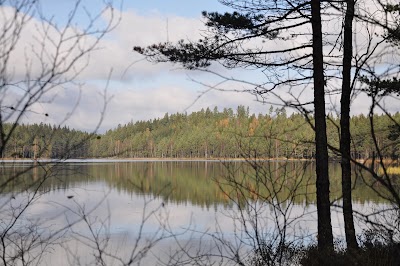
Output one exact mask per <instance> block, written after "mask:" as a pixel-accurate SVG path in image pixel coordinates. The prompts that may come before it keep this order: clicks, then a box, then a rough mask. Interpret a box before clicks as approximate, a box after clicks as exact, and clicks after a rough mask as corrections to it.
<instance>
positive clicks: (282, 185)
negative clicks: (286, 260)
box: [0, 160, 388, 265]
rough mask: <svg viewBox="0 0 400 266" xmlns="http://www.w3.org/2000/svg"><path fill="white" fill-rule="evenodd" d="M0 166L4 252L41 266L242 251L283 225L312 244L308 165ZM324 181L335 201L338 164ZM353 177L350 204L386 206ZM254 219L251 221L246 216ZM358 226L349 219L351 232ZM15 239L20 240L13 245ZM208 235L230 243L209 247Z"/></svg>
mask: <svg viewBox="0 0 400 266" xmlns="http://www.w3.org/2000/svg"><path fill="white" fill-rule="evenodd" d="M1 166H2V167H1V170H0V171H1V178H0V184H1V190H0V191H1V196H0V206H1V214H0V218H1V221H0V224H1V227H2V231H5V230H8V231H7V232H8V233H9V234H10V235H11V237H10V239H9V240H8V241H10V242H8V244H9V246H8V248H6V249H7V250H8V251H9V252H11V253H12V252H13V251H12V250H13V248H16V246H18V245H19V246H24V247H26V249H28V248H32V249H33V250H34V251H33V252H31V254H29V255H25V256H26V260H29V259H31V260H32V261H37V260H39V259H40V260H41V261H42V264H41V265H77V264H79V263H81V264H83V265H86V264H89V263H92V264H98V261H97V260H96V259H98V258H100V257H101V258H103V259H105V260H106V261H108V262H113V263H114V264H116V265H120V264H121V263H122V262H124V263H127V262H133V264H134V265H135V264H139V262H142V264H144V265H147V264H151V265H154V264H175V263H176V260H178V259H183V258H184V257H185V256H187V254H184V255H182V254H181V253H179V252H177V250H180V249H182V248H184V249H185V250H187V251H188V253H189V254H190V256H193V257H195V256H196V255H198V254H200V253H207V254H211V255H216V256H214V257H213V256H208V259H210V258H211V260H215V259H217V260H218V259H220V257H221V256H219V257H218V256H217V255H218V254H221V253H223V254H224V255H226V256H231V255H233V254H234V252H233V251H234V250H236V251H237V252H239V253H240V254H242V255H243V256H246V254H247V256H248V254H249V247H251V246H252V244H253V241H254V240H255V239H256V238H258V237H259V236H257V237H256V238H255V237H254V235H255V232H256V231H257V233H260V235H261V237H262V238H263V239H267V240H268V239H271V241H272V240H274V239H275V240H276V239H277V238H276V236H278V235H279V232H281V230H280V228H281V226H283V225H285V226H286V227H287V228H286V227H285V228H286V231H285V232H287V239H289V240H291V241H302V242H304V243H313V242H315V237H316V236H315V233H316V227H317V226H316V225H317V224H316V206H315V177H314V168H315V165H314V164H313V163H312V162H279V161H274V162H259V163H258V164H257V165H255V166H254V167H249V166H248V165H247V164H246V163H244V162H233V161H231V162H229V161H227V162H218V161H129V160H125V161H111V160H108V161H107V160H92V161H79V160H75V161H70V162H64V163H56V162H51V161H43V162H39V163H36V164H33V163H32V162H23V161H13V162H12V161H9V162H3V163H2V165H1ZM254 169H257V171H255V170H254ZM10 177H15V178H11V180H10ZM330 178H331V200H332V201H333V202H334V204H335V205H340V204H341V201H340V165H339V164H331V167H330ZM354 178H355V179H356V180H355V184H356V185H355V189H354V192H353V195H354V201H353V203H354V208H355V210H356V211H358V212H360V213H363V214H367V213H368V212H374V211H377V210H381V209H385V208H387V207H388V203H387V202H385V201H384V200H382V199H381V198H380V197H378V196H377V194H376V193H374V192H373V191H372V190H371V189H370V188H369V187H367V186H365V185H363V183H362V182H361V180H360V178H356V174H355V175H354ZM244 188H245V189H244ZM294 188H296V189H294ZM28 202H29V206H28V207H27V208H26V209H25V206H26V205H28V204H27V203H28ZM275 205H276V206H275ZM249 206H250V207H249ZM19 215H20V216H19ZM255 216H257V217H258V219H257V221H258V223H257V224H254V223H252V219H253V218H254V217H255ZM16 217H18V219H16ZM253 220H254V219H253ZM243 221H246V222H248V223H249V225H247V224H246V223H245V225H243ZM14 222H15V223H14ZM342 225H343V218H342V215H341V213H340V208H339V207H334V206H333V207H332V226H333V231H334V234H335V236H336V237H337V238H339V239H340V238H342V237H343V235H344V232H343V226H342ZM363 228H366V227H365V224H363V223H362V222H361V220H357V230H358V232H361V230H362V229H363ZM11 233H12V234H11ZM210 235H212V237H210ZM33 236H37V238H34V237H33ZM216 236H217V237H216ZM16 239H24V241H25V242H21V243H23V244H16V243H15V240H16ZM94 240H96V241H94ZM216 240H218V241H216ZM238 240H239V241H238ZM13 241H14V242H13ZM216 242H219V244H221V243H223V244H224V245H225V246H228V244H227V243H229V247H230V248H229V249H228V248H227V249H225V250H222V249H219V248H220V247H221V246H220V245H219V244H218V243H216ZM12 243H14V244H12ZM13 245H14V246H13ZM97 248H99V249H100V250H102V251H103V252H102V253H97V252H96V249H97ZM14 251H15V250H14ZM40 251H44V253H43V254H42V253H41V252H40ZM11 253H10V254H11ZM38 254H42V257H38V256H36V255H38ZM143 255H145V257H144V258H143Z"/></svg>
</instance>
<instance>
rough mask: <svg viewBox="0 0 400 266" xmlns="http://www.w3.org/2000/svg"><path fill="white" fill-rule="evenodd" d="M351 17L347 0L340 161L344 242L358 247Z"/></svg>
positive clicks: (350, 6) (352, 5)
mask: <svg viewBox="0 0 400 266" xmlns="http://www.w3.org/2000/svg"><path fill="white" fill-rule="evenodd" d="M353 18H354V0H347V8H346V15H345V20H344V40H343V81H342V96H341V100H340V111H341V112H340V152H341V156H342V158H341V163H342V193H343V217H344V231H345V235H346V243H347V247H348V248H349V249H356V248H358V244H357V239H356V233H355V230H354V221H353V205H352V197H351V193H352V191H351V162H350V142H351V135H350V97H351V91H352V86H351V61H352V57H353V45H352V42H353V32H352V30H353Z"/></svg>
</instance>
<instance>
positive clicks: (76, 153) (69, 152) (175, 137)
mask: <svg viewBox="0 0 400 266" xmlns="http://www.w3.org/2000/svg"><path fill="white" fill-rule="evenodd" d="M327 121H328V122H327V132H328V141H329V146H330V147H331V149H330V153H329V155H330V158H331V159H333V160H334V159H337V158H339V156H338V154H337V153H336V152H335V149H338V147H339V141H340V138H339V135H340V133H339V132H340V130H339V126H338V125H339V118H338V117H337V116H336V115H333V114H329V115H328V119H327ZM371 121H373V122H372V123H373V125H374V128H375V131H376V137H377V141H378V144H379V146H380V149H381V153H382V155H383V156H384V157H386V158H391V159H398V157H399V155H400V144H399V142H398V137H399V136H398V130H397V126H396V122H397V123H398V122H400V114H399V113H396V114H393V116H392V117H391V118H390V117H389V116H387V115H383V114H382V115H379V114H376V115H374V117H373V119H371V118H370V117H368V116H365V115H363V114H360V115H356V116H353V117H351V120H350V127H351V133H352V144H351V154H352V158H355V159H368V158H372V157H373V156H374V150H376V149H375V147H374V143H373V139H372V137H371V134H369V132H370V131H371ZM311 123H313V121H311ZM4 128H5V129H6V130H7V128H11V124H4ZM1 156H2V158H30V159H37V158H53V159H65V157H67V158H192V159H196V158H202V159H204V158H206V159H219V158H243V157H255V158H266V159H269V158H293V159H312V158H314V156H315V144H314V131H313V129H312V127H311V126H310V124H309V123H308V122H307V121H306V120H305V119H304V116H303V115H301V114H298V113H292V114H290V115H288V113H287V110H286V109H285V108H281V109H279V108H277V109H273V108H272V107H271V108H270V109H269V112H268V113H267V114H257V115H256V114H250V112H249V108H248V107H245V106H238V107H237V108H236V110H233V109H231V108H225V109H223V110H222V111H219V110H218V108H217V107H215V108H214V109H213V110H211V109H210V108H207V109H205V110H204V109H201V110H200V111H197V112H192V113H190V114H187V113H175V114H168V113H166V114H165V115H164V117H163V118H155V119H152V120H148V121H137V122H130V123H128V124H126V125H118V127H117V128H115V129H110V130H108V131H106V132H105V133H104V134H91V133H87V132H83V131H78V130H75V129H70V128H69V127H67V126H53V125H49V124H43V123H41V124H32V125H28V124H20V125H18V126H17V128H16V129H15V132H14V134H13V135H12V137H11V139H10V141H9V143H8V145H7V147H6V149H4V151H3V154H2V155H1Z"/></svg>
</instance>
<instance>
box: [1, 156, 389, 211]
mask: <svg viewBox="0 0 400 266" xmlns="http://www.w3.org/2000/svg"><path fill="white" fill-rule="evenodd" d="M31 166H32V164H27V163H24V164H23V163H13V164H11V163H10V164H7V163H4V164H2V167H1V169H0V172H1V177H0V178H1V180H0V182H1V184H6V185H4V186H3V187H2V189H1V191H2V193H9V192H12V191H22V190H24V188H26V187H27V185H28V184H32V183H33V184H34V185H33V186H32V187H31V189H33V188H34V187H35V186H36V185H37V183H38V182H39V181H40V180H41V178H43V176H45V175H46V174H47V175H50V177H49V178H48V180H46V182H45V183H44V184H43V185H42V186H41V188H40V190H41V191H51V190H57V189H68V188H72V187H80V186H82V187H84V185H85V184H89V183H92V182H106V183H107V185H108V186H109V187H110V188H111V189H115V190H117V191H118V192H125V193H135V194H152V195H156V196H159V197H160V198H162V199H163V200H164V201H166V202H175V203H178V204H179V203H187V202H189V203H192V204H195V205H200V206H207V207H210V206H212V205H215V204H221V203H222V204H228V202H229V201H228V196H227V195H226V193H223V192H222V191H221V188H220V186H221V187H222V188H223V189H224V190H225V191H231V188H230V187H229V186H228V185H227V184H226V182H224V181H225V180H226V177H227V176H234V177H235V178H236V179H238V180H242V181H243V180H245V182H246V184H247V185H248V186H249V187H254V186H256V184H252V182H253V181H252V176H254V170H253V169H251V168H250V167H249V166H248V165H247V164H246V163H244V162H226V163H221V162H216V161H215V162H214V161H157V162H137V161H136V162H108V163H62V164H59V165H58V166H56V167H50V166H49V165H43V167H34V168H33V169H30V167H31ZM260 169H262V171H258V173H262V174H261V178H262V179H265V180H268V181H267V182H266V184H267V185H268V186H269V185H271V186H272V181H274V180H275V181H276V180H278V181H279V180H280V181H284V182H283V184H285V185H284V188H283V189H282V191H281V192H280V193H281V194H280V195H281V196H282V197H285V198H286V197H287V195H288V193H289V191H290V189H291V187H292V184H295V183H296V182H300V183H301V185H300V186H298V188H297V194H299V195H301V196H297V197H295V198H294V201H295V202H296V203H298V204H309V203H310V204H313V203H314V202H315V178H314V176H315V174H314V173H315V165H314V163H310V162H297V161H296V162H293V161H291V162H263V163H262V164H261V168H260ZM340 170H341V169H340V164H338V163H332V164H331V165H330V180H331V198H332V199H338V198H340V195H341V193H340V191H341V171H340ZM21 172H23V173H22V174H20V173H21ZM19 174H20V176H19V177H18V178H16V179H14V180H13V181H12V182H5V181H6V180H7V179H9V178H10V177H12V176H14V175H19ZM354 176H356V175H355V174H354ZM282 178H283V179H282ZM300 178H301V181H300ZM367 178H368V177H367ZM270 181H271V182H270ZM35 182H36V183H35ZM279 184H282V182H279ZM378 189H379V187H378ZM259 192H260V193H267V192H266V190H263V189H260V191H259ZM353 199H354V201H355V202H359V203H364V202H366V201H372V202H377V203H378V202H383V200H382V199H381V198H380V197H378V196H377V194H376V193H375V192H373V191H372V190H371V189H370V188H369V187H367V186H366V185H364V184H363V182H362V180H361V178H357V182H356V186H355V189H354V192H353Z"/></svg>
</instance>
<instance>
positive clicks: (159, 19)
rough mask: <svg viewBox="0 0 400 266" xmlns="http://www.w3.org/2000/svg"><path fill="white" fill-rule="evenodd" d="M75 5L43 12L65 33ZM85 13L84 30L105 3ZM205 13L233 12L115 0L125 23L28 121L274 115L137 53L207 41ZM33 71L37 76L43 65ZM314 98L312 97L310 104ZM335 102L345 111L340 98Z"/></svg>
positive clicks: (243, 75)
mask: <svg viewBox="0 0 400 266" xmlns="http://www.w3.org/2000/svg"><path fill="white" fill-rule="evenodd" d="M74 3H75V0H63V1H54V0H43V1H41V12H42V14H43V15H44V16H45V17H47V18H48V19H51V20H52V22H53V23H54V24H56V25H57V26H58V27H59V28H60V29H62V27H63V26H64V25H65V23H66V21H67V16H68V14H70V13H69V12H70V10H72V9H73V7H74ZM81 7H84V8H80V9H79V11H78V12H77V14H76V17H75V18H74V20H73V23H72V25H74V26H75V27H76V28H77V29H80V30H82V29H83V28H84V26H85V25H87V23H88V19H87V14H86V13H85V10H86V11H87V12H88V13H90V14H91V15H92V16H93V15H94V14H96V13H98V12H100V11H101V10H102V9H103V8H104V1H101V0H82V3H81ZM1 8H4V7H1ZM203 10H207V11H219V12H224V11H230V10H229V9H228V8H227V7H225V6H223V5H221V4H220V3H219V2H218V1H217V0H202V1H198V0H168V1H166V0H148V1H140V0H125V1H124V2H123V3H122V4H121V2H119V1H117V0H115V1H114V9H113V11H114V19H116V20H118V21H119V22H118V23H117V24H116V26H115V28H114V29H113V31H111V32H110V33H109V34H107V35H106V36H105V37H104V38H103V39H102V40H101V41H100V42H99V43H98V45H97V47H96V50H95V51H93V52H92V53H91V54H90V58H87V60H88V61H87V66H86V67H85V68H84V69H83V68H82V70H79V76H77V77H76V79H75V81H76V82H75V83H72V84H67V85H65V86H62V87H57V88H54V89H53V90H51V91H49V92H48V93H47V94H46V95H45V96H43V97H42V98H41V99H40V100H39V101H38V102H37V103H35V104H34V105H32V107H31V109H30V112H28V113H27V114H25V115H24V117H23V118H22V121H23V122H29V123H35V122H36V123H41V122H43V123H50V124H61V125H68V126H69V127H71V128H75V129H80V130H85V131H89V132H90V131H92V130H95V129H96V128H97V126H98V125H99V123H100V126H99V128H98V131H99V132H105V131H106V130H108V129H112V128H115V127H117V126H118V125H123V124H126V123H129V122H136V121H139V120H148V119H154V118H159V117H163V116H164V114H165V113H170V114H171V113H176V112H187V113H190V112H193V111H199V110H201V109H202V108H207V107H209V108H211V109H213V108H214V107H215V106H217V107H218V108H219V110H222V109H223V108H233V109H234V110H235V109H236V107H237V106H238V105H244V106H248V107H250V111H251V112H254V113H266V112H268V110H269V108H270V105H269V104H268V103H266V104H265V103H264V104H262V103H260V102H258V101H257V99H256V98H255V97H254V96H253V95H250V94H248V93H240V92H234V91H237V90H242V89H245V88H246V87H244V85H242V84H238V83H234V82H225V83H223V84H222V85H221V88H223V89H224V90H226V91H219V90H209V87H210V86H214V85H216V84H219V82H221V78H218V77H217V76H216V75H212V74H210V73H205V72H198V71H197V72H196V71H188V70H183V69H181V68H180V67H179V66H178V65H171V64H169V63H160V64H154V63H150V62H147V61H146V60H144V58H143V56H141V55H139V54H137V53H135V52H133V51H132V48H133V47H134V46H146V45H151V44H153V43H159V42H165V41H167V40H169V41H172V42H174V41H177V40H180V39H190V40H196V39H198V38H200V37H201V34H202V31H204V29H205V28H204V25H203V19H202V17H201V12H202V11H203ZM119 19H120V20H119ZM109 20H110V13H109V12H106V13H104V14H102V15H101V16H100V17H99V19H98V22H97V24H96V26H99V27H101V26H104V25H106V22H107V21H109ZM40 22H41V19H40V17H39V15H38V13H37V12H36V13H34V14H33V19H32V20H31V21H30V23H31V24H32V25H30V26H29V30H26V31H25V32H23V33H22V34H23V38H22V39H23V42H22V44H21V45H20V47H17V48H16V51H15V58H16V59H15V64H12V65H13V66H15V67H14V68H15V70H13V73H14V75H15V76H18V75H23V74H24V73H25V72H24V71H26V69H27V68H26V67H25V68H24V67H23V66H24V64H21V62H26V61H27V58H28V59H30V58H31V57H32V55H31V54H29V53H30V52H32V51H31V50H29V49H31V48H30V47H31V46H30V45H31V42H32V43H34V42H35V38H36V39H37V38H38V37H37V36H38V32H40V30H38V27H37V25H40ZM90 41H93V39H90V38H88V40H87V43H90ZM84 62H86V61H84ZM25 65H26V64H25ZM82 65H84V63H81V62H79V63H78V66H82ZM32 69H33V72H35V63H33V67H32V68H31V70H32ZM211 70H212V71H215V72H217V73H219V74H222V75H225V76H228V77H234V78H238V79H246V80H251V81H257V82H259V81H261V80H262V73H257V72H256V71H252V70H248V71H246V70H227V69H224V68H223V67H221V66H218V65H214V66H212V68H211ZM19 72H21V73H19ZM311 93H312V91H311V90H308V91H307V92H306V93H304V94H307V95H306V96H305V97H306V98H307V97H309V96H310V95H311ZM12 95H14V94H12V93H11V96H7V97H11V98H7V97H5V98H3V101H7V100H8V99H14V101H15V98H17V96H15V95H14V98H12ZM10 101H11V100H10ZM332 102H333V104H334V105H335V104H336V105H337V104H338V102H337V98H334V99H332ZM367 107H368V103H367V102H366V100H365V98H362V97H359V99H358V100H357V101H356V102H355V104H354V108H353V110H355V111H353V112H355V113H357V112H362V111H365V110H366V108H367ZM43 114H48V115H43Z"/></svg>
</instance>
